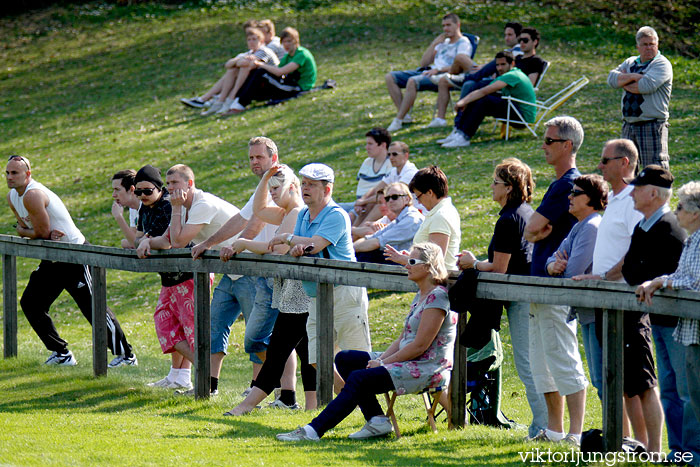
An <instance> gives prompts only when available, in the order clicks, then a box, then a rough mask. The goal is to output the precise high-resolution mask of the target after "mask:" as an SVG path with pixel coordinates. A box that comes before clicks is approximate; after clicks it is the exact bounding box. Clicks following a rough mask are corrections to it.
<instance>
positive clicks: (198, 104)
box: [180, 97, 204, 109]
mask: <svg viewBox="0 0 700 467" xmlns="http://www.w3.org/2000/svg"><path fill="white" fill-rule="evenodd" d="M180 102H182V103H183V104H185V105H186V106H188V107H194V108H195V109H201V108H202V107H204V102H203V101H201V100H199V97H194V98H192V99H187V98H186V97H183V98H182V99H180Z"/></svg>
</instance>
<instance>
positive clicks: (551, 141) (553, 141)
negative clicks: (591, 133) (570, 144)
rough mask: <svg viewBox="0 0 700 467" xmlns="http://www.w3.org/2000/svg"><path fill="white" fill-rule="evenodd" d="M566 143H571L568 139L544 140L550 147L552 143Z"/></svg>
mask: <svg viewBox="0 0 700 467" xmlns="http://www.w3.org/2000/svg"><path fill="white" fill-rule="evenodd" d="M564 141H569V140H568V139H554V138H549V137H547V138H545V139H544V144H546V145H547V146H549V145H550V144H552V143H563V142H564Z"/></svg>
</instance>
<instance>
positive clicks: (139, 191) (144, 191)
mask: <svg viewBox="0 0 700 467" xmlns="http://www.w3.org/2000/svg"><path fill="white" fill-rule="evenodd" d="M153 190H155V188H136V189H135V190H134V194H135V195H136V196H142V195H146V196H151V195H152V194H153Z"/></svg>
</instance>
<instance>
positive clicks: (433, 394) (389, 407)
mask: <svg viewBox="0 0 700 467" xmlns="http://www.w3.org/2000/svg"><path fill="white" fill-rule="evenodd" d="M443 391H444V389H443V388H442V387H437V388H429V389H426V390H425V391H423V392H422V393H421V395H422V396H423V404H424V405H425V412H426V413H427V415H428V425H430V429H431V430H433V433H437V425H435V410H436V409H437V407H438V401H439V400H440V396H441V395H442V393H443ZM397 397H398V394H397V393H396V391H391V395H389V393H388V392H386V393H384V398H385V399H386V416H387V417H389V418H390V419H391V424H392V425H393V426H394V433H396V438H400V437H401V431H400V430H399V424H398V422H397V421H396V414H395V413H394V403H395V402H396V398H397ZM431 399H432V400H431ZM447 419H448V420H449V419H450V417H449V414H448V417H447Z"/></svg>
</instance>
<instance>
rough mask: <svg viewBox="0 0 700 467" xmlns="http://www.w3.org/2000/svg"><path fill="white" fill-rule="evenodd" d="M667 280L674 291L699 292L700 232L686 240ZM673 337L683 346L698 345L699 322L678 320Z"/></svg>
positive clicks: (688, 319) (697, 231) (699, 338)
mask: <svg viewBox="0 0 700 467" xmlns="http://www.w3.org/2000/svg"><path fill="white" fill-rule="evenodd" d="M668 278H669V279H670V280H671V281H672V282H671V286H672V287H673V288H674V289H689V290H697V291H700V230H696V231H695V232H693V234H692V235H691V236H690V237H688V238H687V239H686V241H685V248H683V253H682V254H681V259H680V261H679V262H678V269H676V272H674V273H673V274H671V275H670V276H669V277H668ZM673 337H674V338H675V339H676V342H679V343H681V344H683V345H692V344H700V320H697V319H690V318H681V319H679V320H678V325H677V326H676V330H675V331H673Z"/></svg>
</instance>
